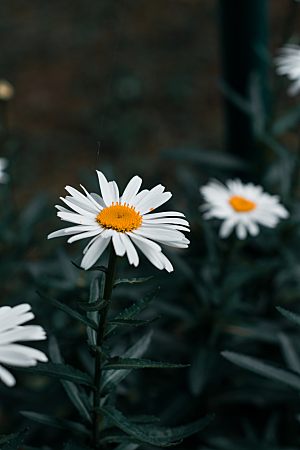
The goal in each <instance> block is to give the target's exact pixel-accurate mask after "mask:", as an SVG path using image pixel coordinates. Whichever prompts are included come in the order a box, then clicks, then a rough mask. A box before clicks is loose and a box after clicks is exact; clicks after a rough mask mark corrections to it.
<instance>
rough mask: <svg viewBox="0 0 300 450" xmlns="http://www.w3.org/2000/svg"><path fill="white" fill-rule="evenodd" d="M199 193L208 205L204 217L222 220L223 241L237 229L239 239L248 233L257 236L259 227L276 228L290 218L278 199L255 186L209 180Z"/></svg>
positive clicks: (238, 182)
mask: <svg viewBox="0 0 300 450" xmlns="http://www.w3.org/2000/svg"><path fill="white" fill-rule="evenodd" d="M200 192H201V194H202V195H203V197H204V200H205V202H206V203H205V204H204V205H203V210H204V211H205V215H204V217H205V218H206V219H210V218H214V217H215V218H217V219H221V220H223V223H222V225H221V228H220V236H221V237H222V238H226V237H227V236H229V234H230V233H231V232H232V231H233V229H234V228H236V234H237V237H238V238H239V239H245V238H246V236H247V234H248V233H249V234H250V235H252V236H256V235H257V234H258V233H259V225H264V226H265V227H269V228H274V227H275V226H276V225H277V224H278V222H279V220H280V219H284V218H286V217H288V215H289V213H288V211H287V210H286V209H285V208H284V206H282V205H281V204H280V203H279V198H278V197H277V196H275V195H270V194H267V193H266V192H263V189H262V187H261V186H255V185H254V184H252V183H247V184H243V183H242V182H241V181H240V180H228V181H227V182H226V185H223V184H222V183H220V182H218V181H210V182H209V183H208V184H207V185H205V186H203V187H202V188H200Z"/></svg>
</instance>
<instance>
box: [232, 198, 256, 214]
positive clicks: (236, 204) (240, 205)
mask: <svg viewBox="0 0 300 450" xmlns="http://www.w3.org/2000/svg"><path fill="white" fill-rule="evenodd" d="M229 204H230V205H231V206H232V208H233V209H234V210H235V211H236V212H240V213H243V212H248V211H252V210H253V209H255V208H256V203H254V202H252V201H251V200H247V199H246V198H244V197H240V196H239V195H233V196H232V197H231V198H230V199H229Z"/></svg>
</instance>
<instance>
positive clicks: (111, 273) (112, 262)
mask: <svg viewBox="0 0 300 450" xmlns="http://www.w3.org/2000/svg"><path fill="white" fill-rule="evenodd" d="M116 262H117V256H116V254H115V251H114V248H113V245H112V244H111V245H110V253H109V260H108V267H107V271H106V274H105V285H104V293H103V298H104V300H105V302H106V303H105V306H104V308H103V309H102V310H101V313H100V318H99V324H98V330H97V346H96V356H95V378H94V381H95V391H94V404H93V406H94V418H93V443H94V447H95V448H97V444H98V441H99V434H100V425H101V413H99V406H100V400H101V377H102V347H103V341H104V337H105V330H106V325H107V315H108V311H109V307H110V300H111V294H112V290H113V285H114V278H115V270H116Z"/></svg>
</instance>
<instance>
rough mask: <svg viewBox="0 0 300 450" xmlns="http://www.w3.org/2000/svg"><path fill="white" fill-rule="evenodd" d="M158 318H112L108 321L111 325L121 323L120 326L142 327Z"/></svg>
mask: <svg viewBox="0 0 300 450" xmlns="http://www.w3.org/2000/svg"><path fill="white" fill-rule="evenodd" d="M156 319H157V318H156V317H155V318H153V319H150V320H138V319H112V320H109V321H108V324H109V325H117V326H118V325H119V326H122V325H123V326H127V327H141V326H145V325H149V324H150V323H152V322H154V321H155V320H156Z"/></svg>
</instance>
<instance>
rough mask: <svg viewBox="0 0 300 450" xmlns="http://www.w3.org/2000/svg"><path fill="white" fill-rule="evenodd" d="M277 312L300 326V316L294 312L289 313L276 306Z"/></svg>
mask: <svg viewBox="0 0 300 450" xmlns="http://www.w3.org/2000/svg"><path fill="white" fill-rule="evenodd" d="M276 309H277V311H279V312H280V314H282V315H283V316H284V317H286V318H287V319H289V320H291V321H292V322H294V323H296V324H297V325H300V315H299V314H296V313H294V312H292V311H288V310H287V309H285V308H282V307H281V306H276Z"/></svg>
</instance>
